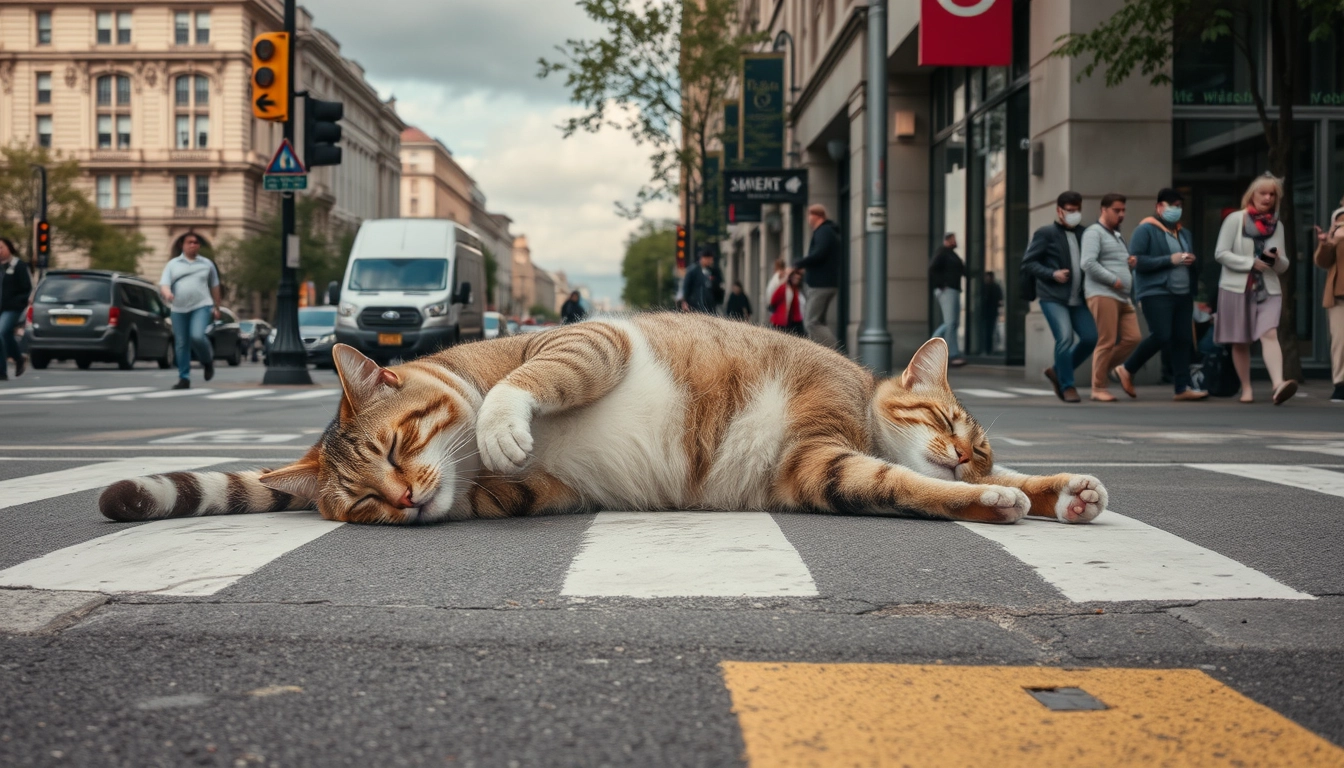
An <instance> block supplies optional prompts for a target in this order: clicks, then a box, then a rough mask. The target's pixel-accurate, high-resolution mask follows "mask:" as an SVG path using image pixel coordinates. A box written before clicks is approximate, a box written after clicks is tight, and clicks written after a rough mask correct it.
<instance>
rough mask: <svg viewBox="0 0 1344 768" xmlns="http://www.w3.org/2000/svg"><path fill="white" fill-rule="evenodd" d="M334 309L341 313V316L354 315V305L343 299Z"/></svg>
mask: <svg viewBox="0 0 1344 768" xmlns="http://www.w3.org/2000/svg"><path fill="white" fill-rule="evenodd" d="M336 311H337V312H339V313H341V317H354V316H355V305H354V304H351V303H350V302H348V301H343V302H341V305H340V306H339V307H337V308H336Z"/></svg>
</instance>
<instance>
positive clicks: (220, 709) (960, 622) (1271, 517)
mask: <svg viewBox="0 0 1344 768" xmlns="http://www.w3.org/2000/svg"><path fill="white" fill-rule="evenodd" d="M218 371H219V373H218V375H217V377H216V379H215V380H214V381H213V382H210V383H209V384H208V385H207V384H205V383H203V382H202V381H201V379H200V376H199V371H197V372H196V378H195V381H194V386H195V387H196V388H195V389H192V390H188V391H185V392H173V391H171V390H169V389H168V387H169V386H171V385H172V383H173V381H174V379H175V372H173V371H159V370H157V369H153V368H144V367H141V368H137V369H136V370H134V371H130V372H122V371H118V370H115V369H114V368H113V367H110V366H97V365H96V366H95V367H94V368H93V369H92V370H90V371H79V370H75V369H74V367H73V366H69V365H61V364H53V365H52V367H51V368H50V369H48V370H46V371H30V372H29V373H27V374H26V375H24V376H23V377H22V378H19V379H11V380H10V381H9V382H7V383H5V384H2V385H0V526H3V535H0V765H5V766H28V765H81V766H82V765H109V766H112V765H115V766H184V765H203V766H259V765H266V766H345V765H349V766H370V765H374V766H399V765H436V766H442V765H451V766H474V765H479V766H510V765H518V766H532V765H548V766H549V765H575V766H601V765H614V766H615V765H618V766H655V765H669V766H734V765H744V764H750V765H752V766H756V767H757V768H759V767H761V766H777V765H879V764H882V765H903V764H904V765H920V766H923V765H1031V766H1040V765H1051V764H1054V765H1152V764H1182V765H1185V764H1190V765H1196V764H1198V765H1295V766H1301V765H1329V766H1340V765H1344V749H1341V748H1340V745H1344V406H1341V405H1338V404H1334V405H1332V404H1330V403H1329V402H1328V401H1327V398H1328V393H1329V389H1328V387H1327V386H1326V385H1325V384H1324V383H1322V382H1313V383H1312V384H1310V385H1309V386H1307V387H1306V388H1305V390H1304V394H1303V395H1302V396H1299V397H1297V398H1295V399H1294V400H1292V401H1291V402H1289V403H1288V404H1286V405H1285V406H1282V407H1279V408H1274V407H1272V406H1270V405H1268V403H1265V402H1261V403H1259V404H1256V405H1251V406H1247V405H1240V404H1238V403H1236V402H1234V401H1232V400H1216V401H1212V402H1206V403H1173V402H1171V399H1170V390H1169V389H1165V388H1159V387H1145V388H1141V390H1140V399H1139V401H1137V402H1130V401H1125V402H1120V403H1116V404H1113V405H1101V404H1092V403H1086V402H1085V403H1084V404H1081V405H1065V404H1062V403H1060V402H1059V401H1057V400H1056V399H1055V398H1054V397H1053V396H1051V394H1050V393H1049V391H1048V390H1047V389H1046V388H1045V386H1044V385H1043V384H1040V383H1036V382H1025V381H1023V380H1022V378H1021V371H1020V369H1018V370H1009V371H998V370H994V369H963V370H959V371H956V372H954V373H953V383H954V386H955V387H956V388H957V389H958V390H959V392H960V394H961V397H962V400H963V402H965V403H966V404H967V406H968V407H969V408H970V409H971V410H972V412H973V413H975V414H976V415H977V417H979V418H980V420H981V421H982V422H983V423H984V424H986V425H991V427H990V434H991V438H992V441H993V443H994V448H995V451H996V455H997V457H998V460H999V462H1000V463H1002V464H1006V465H1008V466H1012V467H1014V468H1016V469H1019V470H1020V471H1027V472H1041V473H1047V472H1054V471H1061V470H1065V469H1068V470H1072V471H1079V472H1087V473H1091V474H1095V475H1097V476H1099V477H1101V478H1102V479H1103V480H1104V481H1105V483H1106V484H1107V486H1108V488H1109V490H1110V500H1111V504H1110V510H1108V511H1107V512H1106V513H1104V514H1103V515H1102V516H1101V517H1100V518H1098V520H1097V521H1096V522H1095V523H1094V524H1092V525H1088V526H1064V525H1061V524H1056V523H1050V522H1040V521H1024V522H1022V523H1019V524H1018V525H1014V526H1003V527H998V526H978V525H962V524H957V523H943V522H930V521H921V520H911V519H898V518H857V517H823V516H808V515H769V514H765V513H759V512H752V511H749V510H744V511H743V512H741V513H732V514H680V513H668V514H647V515H628V514H621V513H620V511H619V510H613V511H611V512H603V513H600V514H597V515H582V516H570V517H550V518H537V519H524V520H504V521H477V522H466V523H452V524H446V525H437V526H426V527H415V528H380V527H364V526H352V525H341V524H337V523H331V522H327V521H323V520H321V519H320V518H319V517H318V516H317V515H316V513H312V512H294V513H281V514H277V515H251V516H237V517H214V518H199V519H188V520H182V521H170V522H156V523H146V524H125V523H112V522H109V521H106V520H104V519H102V517H101V516H100V515H99V514H98V511H97V507H96V500H97V496H98V493H99V491H100V489H101V488H102V487H103V486H105V485H107V484H108V483H111V482H113V481H115V480H116V479H120V478H123V477H128V476H132V475H139V474H149V473H155V472H161V471H168V470H174V469H185V468H202V467H211V468H214V469H230V468H239V467H247V466H257V465H269V466H275V465H278V464H281V463H284V462H287V461H289V460H291V459H293V458H296V457H297V456H299V455H300V454H301V453H302V452H303V450H304V449H305V448H306V447H307V445H309V444H310V443H311V442H312V440H313V439H314V435H315V434H317V433H318V432H320V431H321V429H322V428H323V427H324V426H325V425H326V423H327V422H328V421H329V420H330V418H331V416H332V414H333V413H334V410H335V406H336V403H337V400H338V397H339V389H338V383H337V380H336V378H335V376H334V374H332V373H330V372H324V371H316V372H314V374H313V376H314V379H315V381H316V382H317V387H315V388H304V389H297V388H282V387H272V388H262V387H261V386H260V385H259V382H260V380H261V373H262V369H261V368H260V367H258V366H256V365H250V364H245V365H244V366H242V367H240V368H227V367H222V366H221V367H220V368H219V369H218ZM1267 389H1268V387H1267V385H1264V386H1262V392H1263V393H1264V394H1262V398H1263V397H1265V396H1267ZM1061 707H1063V708H1064V709H1060V708H1061ZM1079 707H1081V708H1079Z"/></svg>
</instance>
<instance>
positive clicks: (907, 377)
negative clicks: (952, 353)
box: [901, 338, 948, 391]
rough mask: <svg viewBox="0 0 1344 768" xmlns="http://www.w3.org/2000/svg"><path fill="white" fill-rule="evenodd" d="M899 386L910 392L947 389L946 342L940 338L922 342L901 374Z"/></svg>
mask: <svg viewBox="0 0 1344 768" xmlns="http://www.w3.org/2000/svg"><path fill="white" fill-rule="evenodd" d="M901 386H902V387H905V388H906V389H908V390H911V391H915V390H920V389H925V390H927V389H948V386H947V342H946V341H943V340H942V339H940V338H932V339H929V340H928V341H926V342H924V346H922V347H920V348H919V350H918V351H917V352H915V356H914V357H912V358H910V365H909V366H907V367H906V369H905V372H904V373H902V374H901Z"/></svg>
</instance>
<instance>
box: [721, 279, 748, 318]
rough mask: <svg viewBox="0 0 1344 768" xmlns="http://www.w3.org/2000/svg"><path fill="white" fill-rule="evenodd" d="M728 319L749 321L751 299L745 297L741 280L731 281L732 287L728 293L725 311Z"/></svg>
mask: <svg viewBox="0 0 1344 768" xmlns="http://www.w3.org/2000/svg"><path fill="white" fill-rule="evenodd" d="M726 314H727V315H728V319H729V320H741V321H743V322H747V323H749V322H751V299H748V298H747V293H746V290H745V289H743V287H742V281H741V280H734V281H733V289H732V291H731V292H730V293H729V294H728V310H727V312H726Z"/></svg>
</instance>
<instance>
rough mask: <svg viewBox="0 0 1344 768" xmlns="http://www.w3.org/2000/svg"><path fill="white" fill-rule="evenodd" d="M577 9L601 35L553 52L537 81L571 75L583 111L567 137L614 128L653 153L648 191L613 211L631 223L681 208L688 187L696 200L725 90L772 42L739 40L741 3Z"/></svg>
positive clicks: (608, 1) (586, 4)
mask: <svg viewBox="0 0 1344 768" xmlns="http://www.w3.org/2000/svg"><path fill="white" fill-rule="evenodd" d="M577 4H578V6H579V7H580V8H581V9H582V10H583V12H584V13H585V14H587V16H588V18H590V19H592V20H593V21H594V22H596V24H597V25H598V26H600V27H601V28H602V32H601V34H600V35H599V36H598V37H597V38H595V39H592V40H574V39H570V40H566V41H565V44H564V45H561V46H556V50H557V51H558V52H559V53H560V59H559V60H557V61H548V60H547V59H545V58H542V59H539V60H538V64H539V66H540V70H539V72H538V74H537V76H538V77H542V78H545V77H549V76H550V75H553V74H560V73H564V74H565V87H566V88H567V89H568V90H569V92H570V99H571V101H573V102H574V103H575V104H578V105H580V106H581V107H583V109H584V113H583V114H581V115H579V116H578V117H573V118H570V119H568V120H566V121H565V122H564V123H562V124H561V125H560V128H561V130H562V131H563V132H564V135H565V137H566V138H568V137H569V136H572V135H574V134H575V133H576V132H578V131H586V132H589V133H596V132H597V131H600V130H601V129H602V128H613V129H615V130H624V131H626V132H628V133H629V134H630V135H631V136H632V137H633V138H634V139H635V141H636V142H638V143H640V144H647V145H649V147H650V149H651V152H650V157H649V160H650V165H651V174H650V180H649V183H648V184H646V185H644V187H643V188H641V189H640V191H639V192H638V194H637V195H636V197H635V200H634V202H633V203H632V204H630V205H626V204H624V203H619V202H618V203H617V204H616V207H617V210H618V211H619V212H620V213H621V214H622V215H624V216H627V217H629V218H636V217H638V216H639V214H640V211H641V210H642V208H643V206H644V204H645V203H648V202H651V201H653V200H666V199H674V198H676V196H677V195H678V193H679V191H680V190H681V188H682V187H683V186H684V187H686V189H687V190H688V191H689V192H691V193H692V194H695V193H696V192H697V190H698V185H699V184H700V181H698V180H697V179H696V175H697V174H698V172H699V168H700V158H702V157H704V155H705V152H706V151H707V148H708V144H709V141H710V139H712V138H713V131H712V130H711V125H712V121H713V120H714V119H715V118H716V117H717V116H718V112H719V111H720V109H721V107H722V105H723V96H724V90H725V89H726V88H727V87H728V84H729V82H730V81H731V80H732V78H733V76H734V75H735V74H736V73H737V71H738V68H739V67H740V66H741V56H742V51H744V50H746V49H747V48H748V47H750V46H752V45H754V44H756V43H758V42H760V41H763V40H765V39H766V37H765V35H763V34H759V33H750V34H742V33H738V32H735V31H734V30H737V29H738V27H739V25H738V17H737V5H738V3H737V0H699V1H698V2H675V1H662V0H577ZM692 199H696V198H695V197H692Z"/></svg>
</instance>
